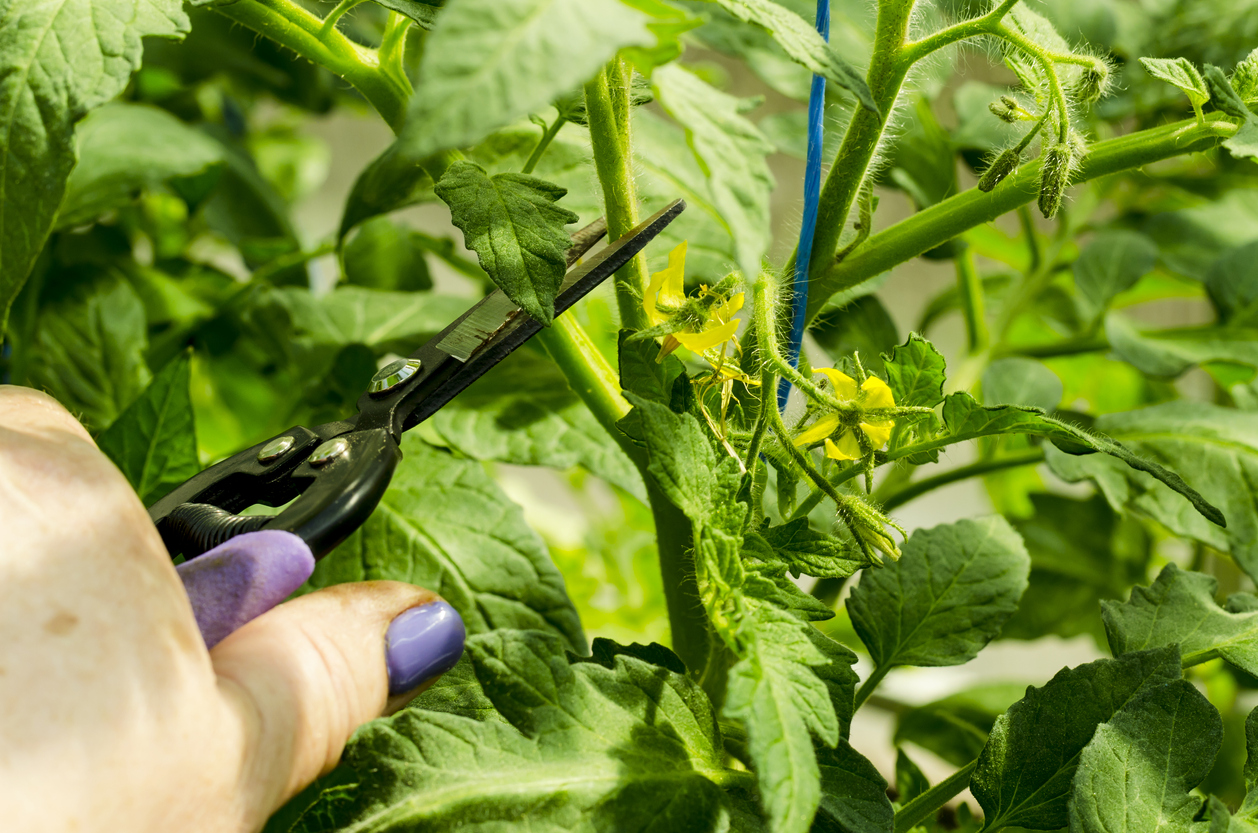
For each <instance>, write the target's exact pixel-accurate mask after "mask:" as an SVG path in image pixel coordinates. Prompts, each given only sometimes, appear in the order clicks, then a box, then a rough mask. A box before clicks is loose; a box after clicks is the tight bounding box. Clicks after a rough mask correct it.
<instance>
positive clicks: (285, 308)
mask: <svg viewBox="0 0 1258 833" xmlns="http://www.w3.org/2000/svg"><path fill="white" fill-rule="evenodd" d="M468 306H469V303H468V301H467V299H465V298H453V297H450V296H448V295H430V294H427V293H415V292H386V291H383V290H378V289H367V288H364V287H357V286H342V287H338V288H337V289H335V290H333V291H332V292H330V293H328V294H326V295H315V294H314V293H312V292H311V291H310V290H308V289H299V288H297V287H281V288H279V289H271V290H268V291H264V292H261V293H260V294H259V295H258V297H257V299H256V301H255V302H254V303H253V305H251V306H250V307H249V308H248V309H247V310H246V316H247V319H248V322H249V332H250V335H251V336H252V337H253V338H254V339H256V340H257V342H258V343H259V344H262V345H268V344H269V345H270V348H271V351H272V352H273V354H274V355H275V356H276V357H277V358H280V359H282V360H284V361H285V362H286V363H291V364H293V365H294V366H295V367H296V368H297V369H298V370H299V371H300V372H301V373H302V375H303V376H304V377H306V378H307V379H312V380H317V379H319V378H321V377H322V376H323V375H324V374H325V373H327V372H328V369H329V368H330V367H331V365H332V364H333V362H334V361H335V358H336V356H337V355H338V354H340V353H341V351H342V350H343V349H344V348H345V347H347V346H350V345H363V346H365V347H367V348H370V350H371V352H372V354H373V355H375V356H376V357H382V356H384V355H386V354H388V353H398V354H400V355H406V354H408V353H411V352H412V351H414V350H415V349H416V348H417V347H419V345H421V344H423V343H424V342H425V341H426V340H428V338H430V337H432V336H433V335H435V334H436V333H438V332H440V331H441V330H442V329H444V328H445V326H446V325H447V324H449V323H450V322H451V321H453V320H454V319H455V318H457V317H458V316H459V315H461V314H462V313H464V312H465V311H466V310H467V308H468ZM285 325H287V326H285ZM372 372H374V371H372ZM370 375H371V374H370V373H369V374H368V376H370ZM365 387H366V380H363V384H362V385H361V386H360V388H365ZM355 398H356V397H355Z"/></svg>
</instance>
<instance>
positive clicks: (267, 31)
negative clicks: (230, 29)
mask: <svg viewBox="0 0 1258 833" xmlns="http://www.w3.org/2000/svg"><path fill="white" fill-rule="evenodd" d="M337 8H340V7H339V6H338V7H337ZM214 10H215V11H216V12H218V13H219V14H223V15H226V16H227V17H230V18H231V19H232V20H234V21H236V22H237V23H241V24H244V25H245V26H247V27H249V28H250V29H252V30H254V31H255V32H259V33H261V34H263V35H266V36H267V37H268V38H270V39H271V40H273V41H275V42H276V43H278V44H280V45H281V46H286V47H288V48H289V49H291V50H293V51H294V52H296V53H297V54H298V55H301V56H302V57H303V58H307V59H309V60H311V61H313V62H314V63H316V64H319V65H320V66H324V67H327V68H328V69H330V70H331V71H332V72H334V73H336V74H337V75H339V76H341V77H342V78H344V79H345V80H346V81H348V82H349V83H350V84H352V85H353V86H354V88H355V89H357V90H358V91H359V92H360V93H362V94H363V97H364V98H366V99H367V101H368V102H370V104H371V106H372V107H374V108H376V111H377V112H378V113H380V115H381V116H382V117H384V120H385V121H386V122H388V123H389V126H390V127H392V128H393V131H394V132H395V133H396V132H397V131H399V130H401V128H402V122H403V121H405V118H406V102H407V100H408V99H409V98H410V95H411V87H410V83H409V82H408V81H407V80H406V78H405V77H404V76H403V77H398V76H397V75H396V74H394V73H391V72H387V71H386V70H384V69H382V68H381V66H380V60H379V56H378V55H377V54H376V51H375V50H374V49H368V48H367V47H364V46H359V45H358V44H356V43H354V42H353V41H351V40H350V39H349V38H347V37H345V35H343V34H341V32H340V31H339V30H338V29H337V28H336V26H335V25H333V26H330V27H327V29H326V30H325V27H324V21H323V19H322V18H319V17H317V16H315V15H313V14H311V13H310V12H308V11H306V10H305V9H303V8H302V7H301V6H299V5H297V4H296V3H294V2H290V0H239V2H236V3H230V4H227V5H224V6H214ZM342 13H344V11H343V10H342ZM333 23H334V24H335V21H333Z"/></svg>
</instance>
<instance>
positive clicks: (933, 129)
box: [886, 96, 958, 245]
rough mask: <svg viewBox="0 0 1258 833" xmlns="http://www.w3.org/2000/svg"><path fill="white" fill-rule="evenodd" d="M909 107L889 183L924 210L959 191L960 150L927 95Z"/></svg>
mask: <svg viewBox="0 0 1258 833" xmlns="http://www.w3.org/2000/svg"><path fill="white" fill-rule="evenodd" d="M906 110H907V111H908V112H906V116H907V119H906V121H907V124H906V125H905V128H904V131H903V132H902V133H901V134H900V136H899V138H898V140H897V141H896V143H895V146H894V149H893V150H891V152H890V153H889V154H888V156H889V158H888V159H887V169H886V184H887V185H890V186H892V187H895V188H899V189H900V190H901V191H903V192H904V193H906V194H908V196H909V197H910V198H911V199H912V200H913V203H914V205H915V206H916V208H917V209H918V210H921V209H923V208H927V207H929V206H932V205H935V204H936V203H939V202H942V201H943V200H945V199H947V198H948V197H950V196H952V195H953V194H955V193H957V190H958V187H957V162H956V153H955V151H954V149H953V147H952V143H951V142H950V141H949V139H948V134H947V132H945V131H944V129H943V128H942V127H940V125H939V122H938V120H937V119H936V118H935V115H934V113H933V112H932V111H931V109H930V101H929V100H928V99H927V98H926V97H924V96H921V97H918V99H917V101H916V102H915V103H914V106H913V107H912V108H906ZM945 245H946V244H945Z"/></svg>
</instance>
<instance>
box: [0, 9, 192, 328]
mask: <svg viewBox="0 0 1258 833" xmlns="http://www.w3.org/2000/svg"><path fill="white" fill-rule="evenodd" d="M187 31H188V18H187V16H186V15H185V14H184V12H183V10H182V8H181V4H180V3H179V2H177V0H77V2H73V3H69V4H67V3H39V2H36V0H12V2H10V3H8V4H6V5H5V7H4V9H3V11H0V33H2V34H0V102H3V107H2V108H0V109H2V110H3V112H4V113H5V116H4V118H3V119H0V179H2V180H3V182H4V188H3V192H4V198H3V200H0V333H3V331H4V327H5V323H6V322H7V320H8V316H9V307H10V306H11V305H12V303H13V299H14V298H15V297H17V293H18V290H19V289H21V288H22V284H23V283H25V281H26V276H27V275H28V274H29V273H30V271H31V267H32V266H33V265H34V263H35V258H36V257H37V256H38V255H39V251H40V249H42V248H43V245H44V241H45V240H46V239H47V238H48V233H49V231H50V230H51V229H52V225H53V221H54V219H55V218H56V214H57V209H58V207H59V205H60V203H61V197H62V194H63V193H64V190H65V183H66V178H67V177H68V176H69V174H70V170H71V168H73V167H74V161H75V148H74V137H73V132H74V124H75V122H77V121H79V120H80V119H81V118H83V116H85V115H86V114H87V113H88V111H89V110H92V109H93V108H95V107H99V106H100V105H102V104H104V103H105V102H106V101H108V100H109V99H111V98H113V97H114V96H116V95H118V93H120V92H122V90H123V88H124V87H126V85H127V81H128V80H129V79H130V77H131V73H132V72H134V71H135V70H136V68H137V67H138V66H139V65H140V54H141V51H142V44H141V38H143V37H145V36H151V35H156V36H159V37H168V38H169V37H179V36H181V35H183V34H184V33H185V32H187Z"/></svg>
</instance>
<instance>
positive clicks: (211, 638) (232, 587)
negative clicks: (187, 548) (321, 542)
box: [175, 529, 315, 648]
mask: <svg viewBox="0 0 1258 833" xmlns="http://www.w3.org/2000/svg"><path fill="white" fill-rule="evenodd" d="M314 565H315V560H314V556H313V555H312V554H311V552H310V547H308V546H306V542H305V541H303V540H302V539H301V538H299V537H298V536H296V535H294V534H293V533H291V532H283V531H281V530H278V529H263V530H260V531H258V532H247V533H245V534H243V535H237V536H236V537H234V538H232V539H230V540H228V541H226V542H224V543H222V544H219V545H218V546H217V547H215V548H214V549H212V550H210V551H209V552H206V553H204V554H203V555H200V556H198V557H197V558H194V559H192V560H191V561H186V562H184V563H183V564H180V565H179V566H178V567H176V568H175V569H176V570H178V571H179V578H181V579H182V580H183V586H184V590H186V591H187V593H188V600H189V601H190V602H191V603H192V612H193V614H194V615H195V616H196V619H197V627H198V628H200V629H201V636H202V638H203V639H205V646H206V647H207V648H213V647H214V646H215V645H217V644H218V643H219V642H221V641H223V639H224V638H225V637H226V636H227V635H228V634H230V633H231V632H232V631H234V630H236V629H237V628H239V627H240V626H241V625H244V624H245V623H246V622H248V621H250V620H252V619H255V618H257V617H258V616H261V615H262V614H263V613H266V612H267V611H268V610H270V609H271V608H273V607H275V606H276V605H277V604H279V603H280V602H282V601H284V600H285V599H287V598H288V597H289V596H290V595H292V593H293V591H294V590H296V589H297V588H298V587H301V585H302V583H303V582H305V580H306V579H308V578H310V574H311V573H313V572H314Z"/></svg>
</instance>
